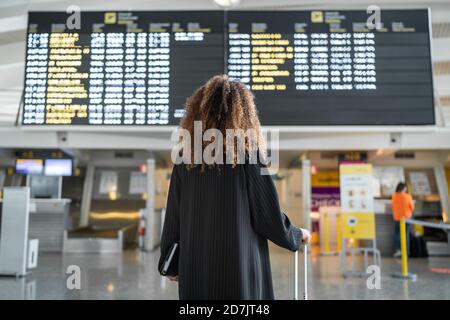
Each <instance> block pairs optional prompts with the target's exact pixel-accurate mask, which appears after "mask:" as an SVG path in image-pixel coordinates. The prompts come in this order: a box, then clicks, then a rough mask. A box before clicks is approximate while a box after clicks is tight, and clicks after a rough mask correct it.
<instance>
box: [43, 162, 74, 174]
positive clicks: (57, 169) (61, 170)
mask: <svg viewBox="0 0 450 320" xmlns="http://www.w3.org/2000/svg"><path fill="white" fill-rule="evenodd" d="M72 168H73V165H72V160H71V159H46V160H45V168H44V174H45V175H46V176H71V175H72Z"/></svg>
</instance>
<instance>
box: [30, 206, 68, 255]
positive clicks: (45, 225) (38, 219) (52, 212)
mask: <svg viewBox="0 0 450 320" xmlns="http://www.w3.org/2000/svg"><path fill="white" fill-rule="evenodd" d="M70 202H71V200H70V199H31V201H30V222H29V231H28V232H29V237H30V238H32V239H39V251H41V252H62V250H63V238H64V230H67V229H68V228H69V207H70Z"/></svg>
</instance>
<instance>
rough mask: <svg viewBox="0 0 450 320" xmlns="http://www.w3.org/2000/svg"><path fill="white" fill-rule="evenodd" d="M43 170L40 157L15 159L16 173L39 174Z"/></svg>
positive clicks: (42, 162)
mask: <svg viewBox="0 0 450 320" xmlns="http://www.w3.org/2000/svg"><path fill="white" fill-rule="evenodd" d="M43 170H44V161H43V160H42V159H16V173H20V174H41V173H42V172H43Z"/></svg>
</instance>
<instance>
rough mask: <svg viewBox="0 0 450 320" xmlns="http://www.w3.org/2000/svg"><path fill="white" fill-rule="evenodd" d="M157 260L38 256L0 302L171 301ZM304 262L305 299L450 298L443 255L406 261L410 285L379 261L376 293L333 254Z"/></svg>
mask: <svg viewBox="0 0 450 320" xmlns="http://www.w3.org/2000/svg"><path fill="white" fill-rule="evenodd" d="M271 251H272V252H271V257H272V273H273V281H274V287H275V296H276V298H277V299H292V297H293V281H294V280H293V279H294V276H293V254H292V253H289V252H287V251H281V250H275V249H273V250H271ZM158 257H159V253H158V252H155V253H141V252H139V251H137V250H129V251H125V252H124V253H122V254H118V255H115V254H103V255H100V254H66V255H61V254H40V256H39V266H38V268H37V269H35V270H33V272H32V273H31V274H30V275H29V276H27V277H26V278H21V279H15V278H5V277H2V278H0V299H177V298H178V295H177V286H176V284H174V283H172V282H170V281H167V280H165V279H164V278H162V277H160V276H159V274H158V273H157V272H156V261H157V259H158ZM309 262H310V264H309V294H310V299H450V272H449V271H450V258H449V257H447V258H428V259H424V258H414V259H409V268H410V272H412V273H416V274H417V275H418V279H417V281H415V282H410V281H403V280H399V279H394V278H392V277H391V274H392V273H393V272H396V271H399V270H400V260H395V259H391V258H384V259H383V260H382V268H381V288H380V289H368V287H367V283H366V278H360V277H350V278H343V277H342V276H341V273H340V271H339V258H338V257H337V256H320V255H318V254H315V253H312V254H311V258H310V261H309ZM70 265H78V266H79V267H80V270H81V290H69V289H67V286H66V282H67V275H66V269H67V267H68V266H70ZM300 266H301V264H300ZM436 271H437V272H436ZM300 289H301V286H300ZM300 292H301V291H300Z"/></svg>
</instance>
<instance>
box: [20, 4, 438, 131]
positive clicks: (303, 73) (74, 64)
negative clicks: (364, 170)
mask: <svg viewBox="0 0 450 320" xmlns="http://www.w3.org/2000/svg"><path fill="white" fill-rule="evenodd" d="M428 14H429V12H428V10H381V16H380V18H381V20H380V22H381V25H380V26H379V28H378V29H374V30H369V29H368V27H367V25H366V22H367V19H368V18H369V16H370V14H368V13H366V11H362V10H360V11H340V10H329V11H328V10H321V11H225V12H224V11H155V12H145V11H137V12H132V11H125V12H120V11H111V12H81V16H80V25H79V28H78V27H75V28H73V26H69V24H68V19H69V16H70V15H69V14H67V13H65V12H31V13H29V18H28V33H27V48H26V64H25V65H26V67H25V80H24V81H25V83H24V99H23V107H22V124H23V125H28V126H29V125H38V126H46V125H47V126H51V125H94V126H111V125H113V126H115V125H127V126H130V125H136V126H164V125H177V124H178V123H179V121H180V119H181V117H182V116H183V114H184V103H185V101H186V98H187V97H188V96H190V95H191V94H192V93H193V92H194V91H195V89H196V88H198V87H199V86H200V85H202V84H203V83H204V82H205V81H206V80H207V79H208V78H210V77H211V76H213V75H216V74H221V73H228V74H229V76H230V77H231V78H232V79H236V80H239V81H241V82H243V83H245V84H246V85H247V86H248V88H250V89H251V90H252V91H253V92H254V94H255V97H256V104H257V107H258V111H259V115H260V118H261V122H262V124H263V125H275V126H283V125H285V126H286V125H287V126H301V125H427V124H434V105H433V84H432V69H431V55H430V37H429V33H430V30H429V16H428Z"/></svg>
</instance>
